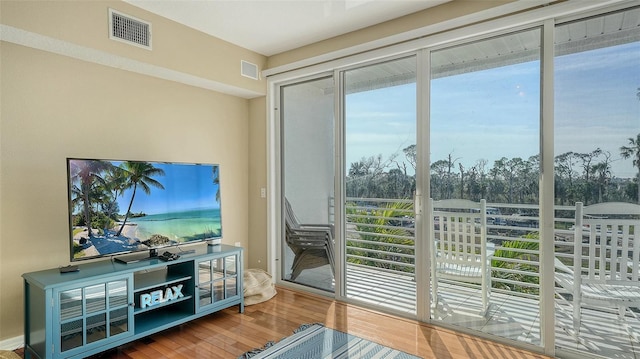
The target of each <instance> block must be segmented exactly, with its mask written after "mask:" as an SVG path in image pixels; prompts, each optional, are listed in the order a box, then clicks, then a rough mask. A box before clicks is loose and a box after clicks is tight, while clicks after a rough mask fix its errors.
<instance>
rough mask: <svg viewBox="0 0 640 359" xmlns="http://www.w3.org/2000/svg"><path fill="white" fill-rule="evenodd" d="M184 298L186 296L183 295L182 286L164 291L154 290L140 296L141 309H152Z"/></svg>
mask: <svg viewBox="0 0 640 359" xmlns="http://www.w3.org/2000/svg"><path fill="white" fill-rule="evenodd" d="M182 297H184V294H182V284H178V285H176V286H173V287H167V289H166V290H164V291H163V290H162V289H159V290H154V291H153V292H149V293H144V294H140V308H146V307H151V306H154V305H158V304H162V303H165V302H170V301H172V300H176V299H178V298H182Z"/></svg>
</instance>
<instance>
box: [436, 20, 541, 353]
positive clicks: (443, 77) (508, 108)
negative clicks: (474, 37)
mask: <svg viewBox="0 0 640 359" xmlns="http://www.w3.org/2000/svg"><path fill="white" fill-rule="evenodd" d="M540 47H541V31H540V29H533V30H528V31H522V32H516V33H512V34H508V35H504V36H499V37H494V38H490V39H487V40H482V41H477V42H473V43H469V44H464V45H460V46H455V47H451V48H447V49H443V50H439V51H435V52H432V56H431V65H432V68H431V74H432V80H431V83H430V85H431V99H430V105H431V108H430V116H431V118H430V119H431V124H430V150H431V151H430V152H431V158H430V160H431V161H430V166H431V168H430V169H431V171H430V191H431V192H430V194H431V197H432V198H433V200H434V201H433V205H432V207H433V222H432V224H431V226H433V231H432V232H431V236H430V248H432V251H433V254H432V262H433V263H434V265H433V267H432V272H431V273H432V291H433V296H432V297H433V298H434V300H433V301H432V317H433V319H434V320H438V321H442V322H445V323H449V324H453V325H460V326H465V327H468V328H470V329H474V330H478V331H482V332H485V333H489V334H494V335H498V336H501V337H505V338H508V339H513V340H519V341H523V342H527V343H531V344H534V345H540V344H541V343H540V324H539V322H538V320H537V319H538V314H539V308H540V305H539V303H540V301H539V287H540V286H539V275H538V272H539V264H538V253H539V229H538V217H539V207H538V203H539V199H538V192H539V190H538V188H539V167H540V165H539V151H540V150H539V147H540V76H541V71H540V65H541V63H540V52H541V51H540ZM452 200H453V201H452ZM430 220H431V218H430Z"/></svg>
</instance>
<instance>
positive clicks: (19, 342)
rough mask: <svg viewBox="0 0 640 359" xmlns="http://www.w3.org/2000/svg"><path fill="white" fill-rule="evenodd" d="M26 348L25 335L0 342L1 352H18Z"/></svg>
mask: <svg viewBox="0 0 640 359" xmlns="http://www.w3.org/2000/svg"><path fill="white" fill-rule="evenodd" d="M23 346H24V335H20V336H18V337H15V338H9V339H4V340H0V350H16V349H18V348H22V347H23Z"/></svg>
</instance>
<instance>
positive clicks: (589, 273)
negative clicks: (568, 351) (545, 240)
mask: <svg viewBox="0 0 640 359" xmlns="http://www.w3.org/2000/svg"><path fill="white" fill-rule="evenodd" d="M575 221H576V224H575V227H574V228H575V230H574V252H573V253H574V258H573V266H572V267H570V266H568V265H565V264H564V263H562V262H561V261H560V260H559V259H558V258H556V259H555V263H556V275H555V279H556V283H557V285H559V289H564V292H565V293H570V294H571V296H572V298H571V299H570V301H571V302H572V306H573V334H574V337H575V338H576V339H578V335H579V334H580V326H581V319H582V308H584V307H588V308H594V309H600V310H606V309H609V310H615V311H616V312H617V316H618V320H619V321H620V325H621V327H622V328H624V329H626V331H627V332H628V333H629V334H630V335H631V336H632V337H633V338H634V339H635V340H636V341H640V340H639V337H638V336H637V335H636V333H634V332H633V331H632V328H631V326H629V325H628V324H627V323H626V321H625V316H626V313H627V311H628V312H629V313H630V314H631V316H632V317H634V318H636V319H638V318H637V315H636V314H635V313H634V312H633V311H632V310H630V308H640V281H639V276H640V205H637V204H631V203H619V202H611V203H599V204H594V205H591V206H587V207H583V205H582V203H580V202H578V203H576V214H575Z"/></svg>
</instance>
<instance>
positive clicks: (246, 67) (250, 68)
mask: <svg viewBox="0 0 640 359" xmlns="http://www.w3.org/2000/svg"><path fill="white" fill-rule="evenodd" d="M240 74H241V75H242V76H244V77H248V78H250V79H254V80H259V79H260V77H259V76H260V75H259V74H258V65H256V64H252V63H250V62H247V61H244V60H240Z"/></svg>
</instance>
